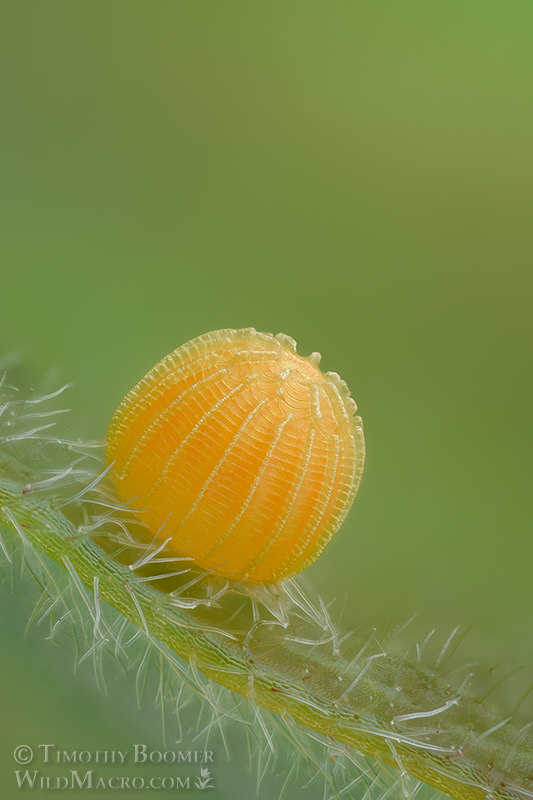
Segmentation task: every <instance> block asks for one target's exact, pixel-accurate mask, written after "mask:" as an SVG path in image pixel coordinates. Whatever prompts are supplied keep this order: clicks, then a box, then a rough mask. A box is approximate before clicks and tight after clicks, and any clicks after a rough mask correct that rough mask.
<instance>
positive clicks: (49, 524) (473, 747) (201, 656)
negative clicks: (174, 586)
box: [0, 488, 533, 800]
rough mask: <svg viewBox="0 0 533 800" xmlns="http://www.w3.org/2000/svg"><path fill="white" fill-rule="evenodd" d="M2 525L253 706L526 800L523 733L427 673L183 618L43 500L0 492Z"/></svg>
mask: <svg viewBox="0 0 533 800" xmlns="http://www.w3.org/2000/svg"><path fill="white" fill-rule="evenodd" d="M0 523H2V524H3V525H4V526H5V527H6V528H8V529H11V530H12V531H13V530H14V531H18V533H19V534H20V535H21V536H22V537H23V538H25V539H27V541H28V542H29V543H31V545H32V546H33V547H34V548H38V550H40V551H41V552H42V553H44V554H45V555H46V556H48V557H49V558H51V559H53V560H54V561H56V562H57V563H58V564H61V565H63V566H65V565H66V564H69V565H70V566H71V568H73V569H74V570H75V572H76V574H77V575H78V576H79V578H80V580H81V581H82V582H83V583H84V584H85V585H86V586H88V587H92V586H93V581H94V579H95V577H96V578H97V579H98V585H99V594H100V596H101V598H102V599H103V600H105V601H106V602H107V603H108V604H109V605H110V606H113V607H114V608H115V609H117V610H118V611H119V612H120V614H122V615H123V616H124V617H126V618H127V619H129V620H130V621H131V622H133V623H134V624H137V625H139V626H143V627H145V628H146V630H147V632H148V633H149V635H150V637H151V638H152V639H154V640H156V641H158V642H161V643H164V644H165V645H166V646H167V647H168V648H170V650H171V651H173V652H174V653H176V654H177V655H179V656H181V657H182V658H183V659H185V661H187V662H192V663H194V664H195V665H196V666H197V668H198V669H199V670H200V671H201V672H203V673H204V675H205V676H207V677H208V678H210V679H212V680H214V681H217V682H218V683H219V684H222V685H223V686H226V687H227V688H228V689H230V690H232V691H234V692H236V693H238V694H239V695H242V696H243V697H246V698H248V699H250V700H251V701H252V702H254V703H256V704H257V705H258V706H261V707H263V708H265V709H269V710H271V711H274V712H278V713H279V714H282V715H290V716H291V717H292V718H293V719H294V720H296V721H297V722H299V723H301V724H302V725H304V726H306V727H307V728H310V729H312V730H315V731H318V732H320V733H322V734H324V735H326V736H328V737H331V738H332V739H333V740H336V741H338V742H343V743H345V744H347V745H350V746H352V747H353V748H355V749H356V750H357V751H359V752H361V753H364V754H366V755H370V756H374V757H376V758H378V759H380V760H381V761H383V762H386V763H387V764H391V765H393V766H394V767H400V768H401V769H402V770H405V771H406V772H407V773H408V774H410V775H412V776H414V777H415V778H418V779H420V780H422V781H424V782H426V783H428V784H431V785H433V786H435V787H437V788H439V789H441V790H442V791H444V792H446V793H447V794H449V795H451V796H452V797H455V798H461V799H464V800H466V799H467V798H472V799H473V800H475V799H477V798H483V797H485V798H486V797H492V798H522V799H523V798H527V797H532V796H533V794H532V774H531V773H532V771H533V751H532V750H531V748H530V747H528V746H527V745H526V743H525V736H524V733H523V732H522V733H521V732H520V731H518V730H517V729H515V728H514V727H513V726H512V725H511V724H510V722H509V721H507V722H502V721H501V720H498V719H497V718H495V717H494V716H493V715H492V714H491V713H490V712H489V711H488V710H487V709H486V708H485V707H484V706H483V705H482V704H481V703H479V702H477V701H475V700H473V699H472V698H469V697H467V696H465V695H464V694H463V695H461V696H459V695H457V693H456V692H455V691H454V690H453V689H452V688H451V687H450V686H449V685H448V684H446V683H445V682H444V681H443V680H441V679H439V678H437V677H435V676H434V675H432V674H430V673H429V672H425V671H423V670H422V669H419V668H415V667H414V666H411V665H410V664H408V663H404V662H402V661H401V660H400V659H399V658H398V657H395V656H391V655H387V654H385V653H383V654H380V657H376V658H374V659H373V660H371V661H367V662H366V664H365V668H364V669H362V668H361V664H360V663H358V664H353V665H352V664H350V662H347V659H346V658H344V657H342V656H340V655H338V656H334V655H330V656H324V655H323V654H322V655H318V652H319V650H318V649H315V650H313V649H311V651H310V652H309V648H307V650H306V649H305V648H303V646H302V645H301V644H298V642H291V640H290V636H287V635H284V639H283V642H282V648H281V646H280V647H276V646H271V647H269V646H267V645H268V643H269V637H270V640H272V628H270V630H269V626H268V625H266V626H263V628H262V629H261V628H260V629H259V630H258V631H257V633H256V634H254V635H250V629H251V624H250V621H251V618H250V617H249V616H247V615H246V614H245V617H244V622H243V619H240V622H239V624H235V623H233V625H232V626H230V627H229V629H228V630H225V629H224V628H223V627H222V623H221V619H223V616H222V617H221V611H220V609H211V608H209V607H208V606H199V607H198V608H196V609H194V610H192V611H191V610H185V609H181V608H179V607H177V606H176V604H174V603H173V602H172V599H171V597H169V595H168V594H167V593H165V592H164V591H161V590H159V589H158V588H156V587H154V585H152V584H150V583H147V582H144V583H139V582H134V581H133V580H132V577H133V576H132V572H131V570H130V569H128V567H127V566H125V565H124V564H122V563H120V562H119V561H118V560H116V559H114V558H112V557H110V555H109V554H108V553H107V552H105V551H104V550H103V549H102V548H101V547H100V546H99V545H98V544H96V543H95V542H94V541H92V540H91V539H89V538H87V537H80V536H79V534H78V533H77V529H76V527H75V525H74V524H73V522H72V521H71V520H69V519H68V518H67V517H66V516H65V515H64V514H63V513H62V512H61V511H59V510H56V509H54V508H53V507H52V506H51V505H50V504H49V503H48V502H47V501H35V500H32V499H29V498H25V497H22V496H21V494H20V493H19V492H16V491H15V492H14V491H12V490H10V489H8V488H5V489H2V488H0ZM226 616H227V614H226ZM252 624H253V623H252ZM295 638H297V637H295ZM274 641H275V640H274ZM280 645H281V643H280ZM339 677H341V678H342V680H340V679H339ZM430 709H433V711H430ZM439 709H444V710H443V711H440V710H439ZM421 712H422V713H421ZM410 715H413V717H412V718H409V717H410ZM399 718H401V719H399ZM499 722H501V724H500V725H499V724H498V723H499ZM428 723H429V724H428ZM428 728H430V730H429V731H428Z"/></svg>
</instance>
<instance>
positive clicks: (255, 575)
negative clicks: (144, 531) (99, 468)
mask: <svg viewBox="0 0 533 800" xmlns="http://www.w3.org/2000/svg"><path fill="white" fill-rule="evenodd" d="M319 360H320V356H319V354H318V353H313V354H312V355H311V356H309V357H308V358H303V357H301V356H299V355H298V354H297V353H296V345H295V342H294V341H293V340H292V339H290V338H289V337H288V336H285V335H283V334H278V335H277V336H273V335H272V334H270V333H258V332H257V331H255V330H254V329H253V328H246V329H243V330H221V331H214V332H212V333H206V334H204V335H203V336H199V337H198V338H197V339H193V340H192V341H191V342H188V343H187V344H185V345H183V346H182V347H179V348H178V349H177V350H175V351H174V352H173V353H171V354H170V355H168V356H167V357H166V358H164V359H163V360H162V361H161V362H159V364H157V365H156V366H155V367H153V369H151V370H150V372H148V374H147V375H146V376H145V377H144V378H143V379H142V380H141V381H140V383H138V384H137V386H135V387H134V388H133V389H132V390H131V392H129V394H128V395H127V396H126V397H125V398H124V400H123V401H122V402H121V404H120V405H119V407H118V409H117V411H116V413H115V415H114V417H113V419H112V422H111V425H110V427H109V431H108V451H107V452H108V460H109V461H110V462H113V475H114V481H115V485H116V489H117V492H118V494H119V496H120V498H121V499H122V500H123V501H124V502H130V501H133V505H134V506H135V508H137V509H140V510H142V514H141V519H142V521H143V522H144V524H145V525H147V526H148V528H149V529H150V530H151V531H152V532H153V533H154V535H155V534H157V533H158V532H159V537H160V539H161V541H164V540H166V539H168V538H170V542H169V544H168V547H170V548H172V550H173V551H174V552H175V553H176V554H177V555H180V556H188V557H191V558H193V559H194V561H195V562H196V563H197V564H198V565H199V566H200V567H202V568H204V569H206V570H212V571H213V572H214V573H215V574H218V575H221V576H225V577H227V578H230V579H233V580H243V581H245V582H248V583H272V582H274V581H278V580H280V579H281V578H285V577H287V576H290V575H294V574H296V573H297V572H300V571H301V570H302V569H304V568H305V567H306V566H307V565H308V564H310V563H311V561H313V560H314V559H315V558H316V556H317V555H318V554H319V553H320V551H321V550H322V548H323V547H324V545H325V544H326V543H327V542H328V540H329V539H330V537H331V536H332V535H333V533H334V532H335V531H336V530H337V529H338V528H339V526H340V524H341V522H342V520H343V519H344V517H345V515H346V514H347V512H348V510H349V508H350V505H351V503H352V501H353V498H354V496H355V493H356V490H357V486H358V484H359V480H360V478H361V473H362V471H363V464H364V438H363V428H362V421H361V419H360V418H359V417H356V416H354V414H355V411H356V405H355V403H354V401H353V400H352V399H351V398H350V396H349V392H348V388H347V386H346V384H345V383H344V382H343V381H342V380H341V379H340V378H339V376H338V375H336V374H335V373H331V372H327V373H322V372H321V371H320V369H319V366H318V364H319Z"/></svg>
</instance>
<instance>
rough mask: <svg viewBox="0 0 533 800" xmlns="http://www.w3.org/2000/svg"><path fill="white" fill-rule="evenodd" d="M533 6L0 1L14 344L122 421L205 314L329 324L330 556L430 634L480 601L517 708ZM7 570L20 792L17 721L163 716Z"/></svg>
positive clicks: (523, 571) (82, 727)
mask: <svg viewBox="0 0 533 800" xmlns="http://www.w3.org/2000/svg"><path fill="white" fill-rule="evenodd" d="M532 36H533V6H532V4H531V2H529V0H524V2H516V1H515V0H502V2H492V1H491V0H482V1H481V2H471V1H470V2H469V0H460V1H458V2H455V0H446V2H434V3H433V2H431V3H428V2H360V1H358V2H356V1H354V2H351V3H349V2H346V3H345V2H330V3H313V2H290V1H289V2H287V1H286V2H279V3H278V2H269V3H255V2H247V3H246V2H243V3H238V2H196V3H195V2H180V1H176V2H161V1H155V2H154V1H152V2H134V1H128V2H123V1H122V0H120V1H119V0H105V2H101V1H100V0H96V1H95V0H93V1H92V2H78V1H76V0H69V1H68V2H58V1H57V0H48V2H26V0H24V1H22V2H11V1H9V2H5V0H3V1H2V2H0V104H1V105H0V115H1V116H0V164H1V168H0V176H1V177H0V275H1V282H0V304H1V305H0V345H1V348H2V354H3V355H4V356H5V357H10V356H16V354H20V355H21V356H22V363H23V367H24V374H25V375H26V376H28V377H27V379H26V380H27V385H35V384H40V383H43V382H44V383H46V384H47V385H52V386H57V385H59V384H60V383H63V382H72V383H73V388H72V389H71V390H70V392H69V395H68V402H69V405H70V406H71V407H72V409H73V413H72V416H71V418H70V423H69V424H70V435H72V436H83V437H86V436H89V437H98V438H102V437H103V436H104V433H105V428H106V425H107V422H108V420H109V419H110V416H111V414H112V412H113V409H114V407H115V405H116V404H117V403H118V401H119V400H120V398H121V396H122V395H123V394H124V393H125V392H126V391H127V390H128V389H129V388H130V387H131V386H132V385H133V384H134V383H135V382H136V381H137V380H138V379H139V378H140V377H141V376H142V375H143V374H144V373H145V372H146V371H147V369H148V368H149V367H150V366H152V364H154V363H155V362H156V361H157V360H159V359H160V358H161V357H162V356H163V355H165V354H166V353H167V352H169V351H170V350H172V349H174V348H175V347H177V346H178V345H180V344H182V343H183V342H185V341H187V340H188V339H190V338H192V337H194V336H196V335H198V334H200V333H203V332H205V331H208V330H214V329H217V328H221V327H244V326H254V327H256V328H257V329H258V330H266V331H272V332H278V331H283V332H285V333H287V334H289V335H291V336H293V337H294V338H295V339H296V340H297V342H298V347H299V352H300V353H301V354H303V355H307V354H309V353H310V352H311V351H312V350H320V351H321V352H322V354H323V362H322V363H323V367H324V368H325V369H332V370H335V371H337V372H339V373H340V374H341V375H342V377H343V378H344V379H345V380H346V381H347V383H348V385H349V386H350V389H351V391H352V394H353V396H354V397H355V399H356V400H357V402H358V405H359V410H360V413H361V415H362V417H363V419H364V422H365V430H366V439H367V450H368V458H367V466H366V470H365V475H364V478H363V481H362V484H361V488H360V492H359V495H358V498H357V500H356V503H355V505H354V508H353V509H352V512H351V513H350V515H349V517H348V519H347V521H346V523H345V525H344V526H343V529H342V530H341V532H339V534H338V535H337V536H336V538H335V539H334V541H333V542H332V543H331V544H330V546H329V547H328V548H327V550H326V551H325V553H324V554H323V556H322V557H321V558H320V559H319V560H318V562H317V563H316V564H315V565H313V566H312V567H311V568H310V569H309V570H308V573H307V576H308V578H309V580H310V582H311V583H312V584H313V586H314V587H315V588H316V589H318V590H319V591H320V593H321V594H322V595H323V596H324V597H325V598H326V599H330V598H332V597H334V596H336V597H338V598H339V601H338V603H337V605H336V606H335V607H338V608H339V609H340V607H341V606H342V604H343V603H344V598H345V597H347V602H346V608H345V611H344V624H345V625H346V627H350V626H355V625H362V626H363V627H368V626H369V625H374V624H375V625H377V626H378V628H379V630H384V629H385V628H387V626H394V625H397V624H400V623H401V622H403V621H404V620H406V619H407V618H409V617H410V616H411V615H412V614H414V613H415V612H416V613H417V614H418V617H417V620H416V621H415V622H414V623H413V624H412V626H411V627H410V628H409V629H408V631H407V632H406V634H405V639H406V642H407V643H409V642H410V643H411V644H413V643H414V642H415V641H420V640H422V639H423V638H424V636H425V635H426V633H427V632H428V631H429V630H431V629H432V628H433V627H436V628H437V632H438V633H437V634H436V637H440V638H439V641H440V642H442V641H443V640H445V639H446V636H447V635H448V633H449V631H450V630H451V629H452V628H453V627H454V626H455V625H457V624H462V625H469V624H471V623H474V624H473V627H472V630H471V631H470V632H469V633H468V635H467V637H466V639H465V642H464V643H463V645H462V648H461V658H462V660H463V661H465V662H469V661H477V662H478V664H479V666H478V668H477V669H479V670H480V671H481V673H483V672H484V671H486V670H487V669H489V668H491V667H492V666H494V665H502V664H503V665H504V666H503V667H502V668H500V669H499V670H498V671H497V672H496V673H495V674H496V677H498V676H499V675H500V674H501V675H503V673H504V672H505V669H507V668H509V669H510V668H512V667H513V665H516V666H519V665H525V667H524V669H523V670H522V672H521V673H519V674H517V675H516V676H515V677H514V678H513V679H512V680H511V681H510V682H509V683H508V684H506V688H504V690H502V691H501V692H500V694H499V695H496V699H495V702H496V703H498V702H499V703H501V704H502V709H503V710H502V714H503V715H507V712H508V711H509V708H510V707H512V706H513V704H514V703H515V701H516V700H517V699H518V698H519V696H520V694H521V693H522V692H523V691H524V690H525V689H526V688H527V686H528V684H529V683H530V682H531V680H532V675H531V664H532V663H533V622H532V594H533V590H532V578H531V573H532V564H533V537H532V535H531V531H532V527H531V480H532V466H531V464H532V456H531V453H532V447H531V445H532V440H531V390H532V383H533V382H532V377H531V343H532V317H533V315H532V313H531V298H532V293H531V289H532V286H531V283H532V254H533V225H532V211H533V145H532V142H533V114H532V97H533V95H532V86H533V49H532V47H531V42H532ZM0 598H1V601H2V613H1V619H2V622H1V623H0V624H1V631H2V633H1V636H2V645H1V654H0V681H1V684H0V706H1V708H2V719H3V725H2V731H1V733H0V747H1V754H0V764H2V769H1V774H0V787H1V788H2V789H3V790H4V793H5V794H6V796H15V795H14V792H15V790H14V788H13V774H12V770H13V763H12V756H11V752H12V749H13V748H14V747H15V746H16V745H18V744H21V743H28V744H34V743H37V742H41V741H45V742H46V741H50V742H52V741H55V742H57V743H58V744H61V745H63V746H65V747H70V748H72V749H81V748H83V747H85V746H86V745H87V744H88V743H91V746H93V747H94V746H98V747H100V748H101V747H104V746H105V747H112V746H115V747H117V746H124V745H129V744H131V743H132V742H133V741H143V739H142V738H140V739H139V736H141V737H142V736H144V737H145V738H146V736H148V735H149V736H151V737H152V741H153V742H154V743H155V744H156V745H157V744H158V743H159V744H160V739H161V737H160V735H159V734H158V732H157V731H158V728H157V721H156V718H155V715H152V714H151V712H150V711H149V710H145V711H144V712H143V714H144V716H143V715H140V714H139V713H138V712H137V711H136V709H135V707H134V693H133V690H132V688H131V685H129V684H128V680H127V679H125V680H124V682H123V683H120V682H118V683H117V685H116V686H115V687H114V689H113V695H112V697H110V698H107V699H106V698H104V697H103V696H101V695H100V694H99V692H98V691H97V690H96V689H95V687H94V681H93V680H92V677H91V675H90V671H89V672H88V673H87V674H85V673H84V671H83V670H82V671H81V673H80V675H74V673H73V668H72V663H73V661H74V654H73V651H72V652H71V650H70V649H69V647H68V643H67V646H66V647H65V650H59V651H58V650H54V648H53V647H52V646H51V645H49V643H47V642H46V641H45V640H44V636H43V635H42V633H41V632H40V631H39V630H38V629H37V630H33V631H32V632H31V633H30V635H29V638H28V639H27V640H23V630H24V626H25V620H26V619H27V617H28V616H29V613H30V610H31V604H30V602H29V601H28V599H27V598H26V593H25V591H24V588H23V587H21V586H20V585H18V588H16V589H15V592H14V593H13V594H12V593H11V591H10V589H9V586H8V585H7V584H6V585H4V586H3V587H1V590H0ZM531 705H532V704H531V703H530V704H529V706H527V704H526V705H525V706H523V707H522V709H521V711H520V714H519V719H524V720H525V721H527V718H528V714H530V712H531ZM158 737H159V738H158ZM236 746H237V747H238V745H236ZM221 760H222V756H221ZM235 771H236V774H237V776H238V781H239V786H240V788H241V790H242V796H243V797H248V796H252V794H253V791H254V789H253V787H254V779H253V778H252V777H250V778H248V777H247V775H246V774H245V770H243V769H242V768H241V766H240V765H239V764H238V765H236V766H235ZM234 774H235V773H234ZM217 775H218V776H219V777H218V778H217V780H218V787H219V788H218V791H217V794H218V796H220V797H225V796H226V794H227V796H228V797H230V796H232V797H235V796H237V795H235V789H231V788H229V787H231V781H232V777H231V775H232V773H231V769H230V768H228V769H227V770H226V771H224V769H223V768H222V766H221V767H220V770H219V772H218V773H217ZM234 779H235V778H233V780H234ZM273 785H278V784H273ZM278 788H279V785H278ZM49 796H50V794H49ZM63 796H64V795H63ZM265 796H267V795H265ZM307 796H309V795H307ZM317 797H321V793H320V792H317Z"/></svg>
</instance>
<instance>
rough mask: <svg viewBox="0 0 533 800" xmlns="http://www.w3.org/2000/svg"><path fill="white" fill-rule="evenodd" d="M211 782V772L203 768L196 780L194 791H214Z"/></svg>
mask: <svg viewBox="0 0 533 800" xmlns="http://www.w3.org/2000/svg"><path fill="white" fill-rule="evenodd" d="M212 780H213V778H212V777H211V772H210V771H209V770H208V769H205V768H204V769H201V770H200V775H199V776H198V777H197V778H196V780H195V782H194V785H195V787H196V789H214V788H215V787H214V786H213V783H212Z"/></svg>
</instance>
